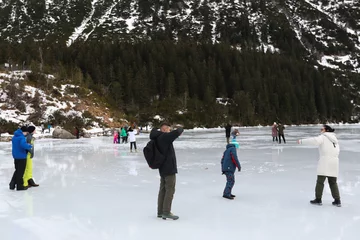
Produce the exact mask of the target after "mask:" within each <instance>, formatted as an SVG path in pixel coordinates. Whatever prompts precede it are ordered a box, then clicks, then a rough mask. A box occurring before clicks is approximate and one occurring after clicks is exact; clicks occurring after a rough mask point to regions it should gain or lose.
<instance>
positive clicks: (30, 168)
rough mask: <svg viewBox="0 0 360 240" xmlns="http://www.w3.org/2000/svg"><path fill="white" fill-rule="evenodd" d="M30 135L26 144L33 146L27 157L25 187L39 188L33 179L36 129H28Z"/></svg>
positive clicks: (27, 136)
mask: <svg viewBox="0 0 360 240" xmlns="http://www.w3.org/2000/svg"><path fill="white" fill-rule="evenodd" d="M28 131H29V133H28V134H27V135H26V142H27V143H28V144H31V146H32V148H31V150H30V151H29V152H28V154H27V157H26V168H25V173H24V187H38V186H39V184H36V183H35V181H34V179H33V174H32V173H33V157H34V143H35V138H34V136H33V135H34V134H35V127H34V126H30V127H28Z"/></svg>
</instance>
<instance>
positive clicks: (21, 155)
mask: <svg viewBox="0 0 360 240" xmlns="http://www.w3.org/2000/svg"><path fill="white" fill-rule="evenodd" d="M27 134H28V129H27V127H25V126H23V127H21V129H18V130H16V131H15V133H14V137H13V138H12V156H13V158H14V164H15V172H14V174H13V177H12V179H11V181H10V184H9V188H10V189H11V190H14V189H15V187H16V190H18V191H21V190H27V189H28V188H27V187H24V180H23V176H24V173H25V168H26V157H27V151H29V150H31V148H32V146H31V145H30V144H27V143H26V138H25V136H26V135H27Z"/></svg>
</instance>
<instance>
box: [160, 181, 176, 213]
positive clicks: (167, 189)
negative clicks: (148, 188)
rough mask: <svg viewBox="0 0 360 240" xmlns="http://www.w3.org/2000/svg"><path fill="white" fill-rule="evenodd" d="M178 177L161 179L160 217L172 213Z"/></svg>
mask: <svg viewBox="0 0 360 240" xmlns="http://www.w3.org/2000/svg"><path fill="white" fill-rule="evenodd" d="M175 184H176V175H175V174H173V175H169V176H166V177H161V179H160V189H159V196H158V210H157V211H158V215H162V214H169V213H171V205H172V201H173V198H174V193H175Z"/></svg>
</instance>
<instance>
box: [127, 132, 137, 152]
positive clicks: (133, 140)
mask: <svg viewBox="0 0 360 240" xmlns="http://www.w3.org/2000/svg"><path fill="white" fill-rule="evenodd" d="M128 134H129V141H130V152H132V149H133V146H134V148H135V152H137V148H136V136H135V135H136V134H137V131H136V129H132V128H130V129H129V132H128Z"/></svg>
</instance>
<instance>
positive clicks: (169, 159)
mask: <svg viewBox="0 0 360 240" xmlns="http://www.w3.org/2000/svg"><path fill="white" fill-rule="evenodd" d="M183 131H184V129H182V128H178V129H176V130H173V131H171V132H169V133H164V132H161V131H158V130H157V129H155V128H154V129H153V130H152V131H151V133H150V139H152V140H156V145H157V148H158V150H159V151H160V152H161V153H162V154H163V155H164V156H165V162H164V164H163V165H162V166H161V167H160V168H159V173H160V176H161V177H166V176H169V175H173V174H176V173H177V172H178V170H177V163H176V155H175V149H174V146H173V142H174V141H175V139H176V138H178V137H179V136H180V135H181V133H182V132H183Z"/></svg>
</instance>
